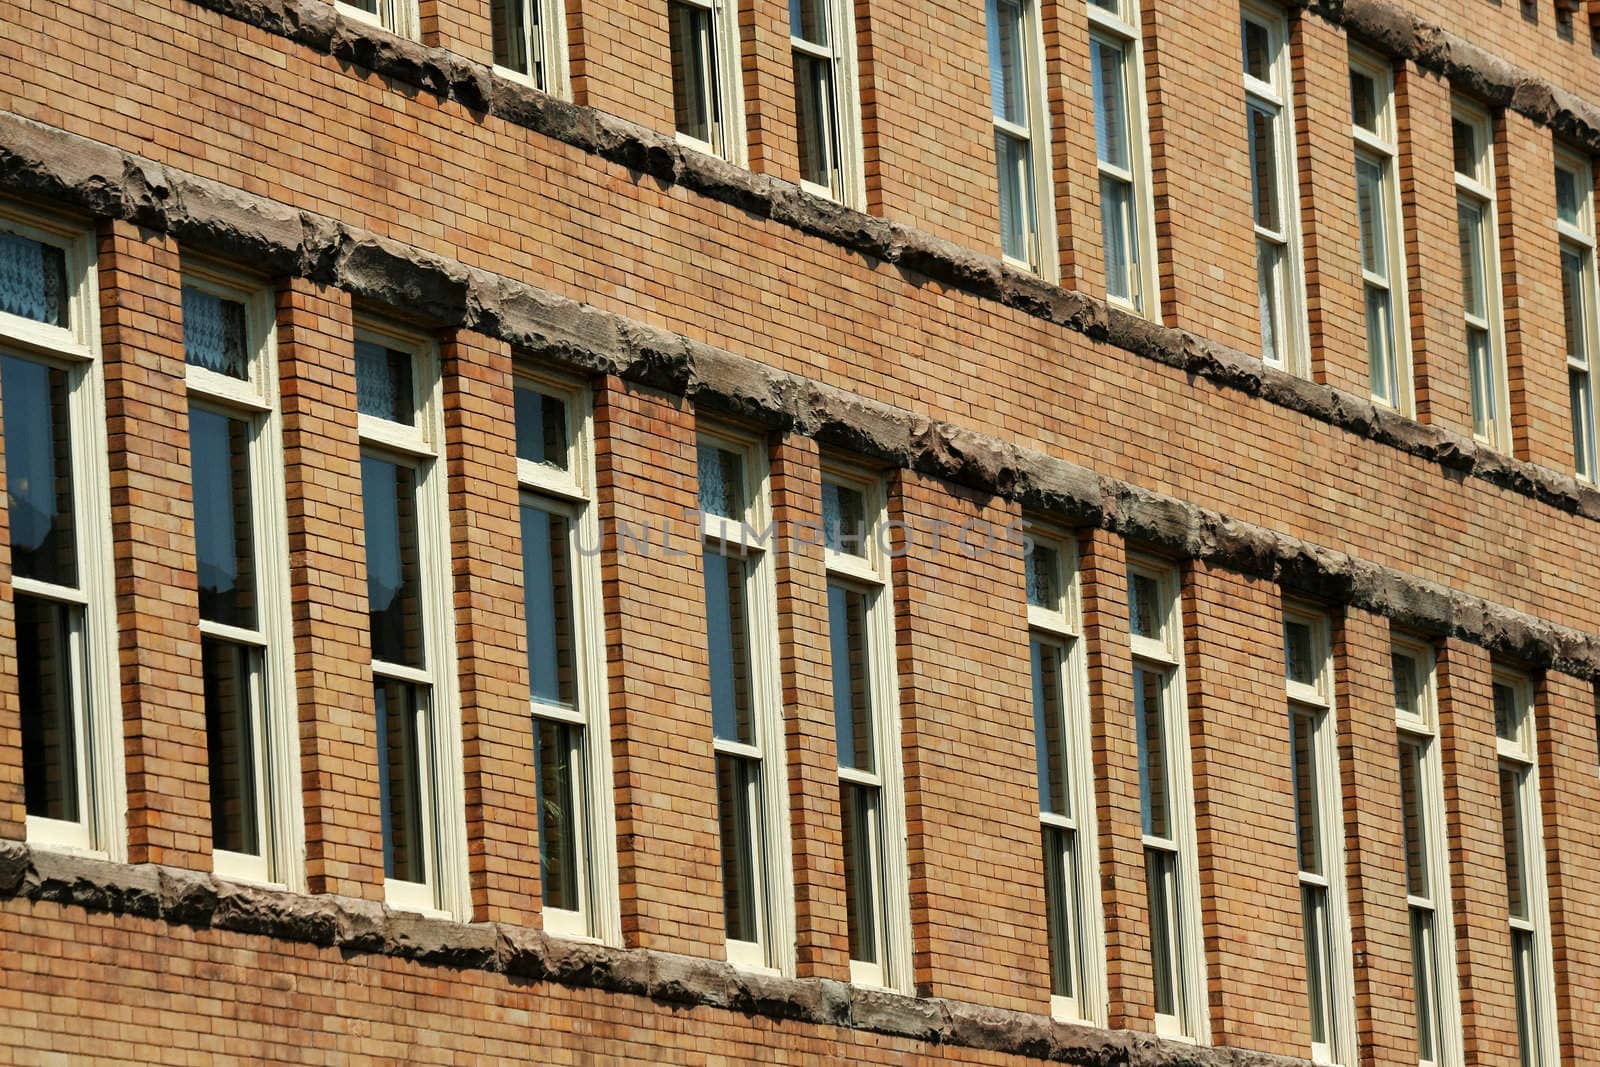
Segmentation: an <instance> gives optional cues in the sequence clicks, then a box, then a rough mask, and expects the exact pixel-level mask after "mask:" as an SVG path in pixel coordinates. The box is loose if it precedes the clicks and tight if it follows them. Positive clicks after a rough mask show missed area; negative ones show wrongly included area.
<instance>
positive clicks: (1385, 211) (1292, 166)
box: [340, 0, 1600, 481]
mask: <svg viewBox="0 0 1600 1067" xmlns="http://www.w3.org/2000/svg"><path fill="white" fill-rule="evenodd" d="M408 2H409V0H359V2H356V3H347V2H345V0H340V6H341V7H343V8H346V9H348V10H350V11H351V13H352V14H356V15H357V16H359V17H366V18H371V19H377V20H379V21H380V22H382V24H384V25H386V26H388V27H390V28H392V29H395V30H396V31H397V32H408V27H410V26H411V25H412V22H414V16H413V15H411V14H409V13H408V10H407V4H408ZM492 7H493V28H494V42H495V62H496V64H497V65H498V66H500V67H501V68H502V69H503V70H505V71H507V72H508V73H511V74H514V75H516V76H518V77H521V78H524V79H527V80H530V81H531V82H532V84H534V85H535V86H536V87H538V88H540V89H543V90H545V91H548V92H553V93H562V92H564V91H565V80H564V79H565V65H566V60H565V48H564V44H563V41H564V36H565V30H564V25H563V18H564V16H563V11H562V8H563V5H562V4H560V3H558V2H556V0H494V2H493V5H492ZM668 14H669V25H670V42H671V63H672V84H673V101H674V114H675V123H676V127H677V131H678V136H679V138H680V139H681V140H682V141H684V142H685V143H686V144H689V145H691V146H693V147H696V148H698V149H700V150H702V151H706V152H709V153H712V154H715V155H719V156H722V157H724V158H726V159H729V160H731V161H733V162H736V163H743V162H744V159H745V132H744V128H743V121H742V115H743V101H742V99H741V83H742V78H741V72H740V66H739V62H740V61H739V48H738V35H739V26H738V12H737V6H736V5H734V4H732V3H729V2H728V0H668ZM986 19H987V28H988V54H989V77H990V87H991V98H992V102H993V112H994V115H993V118H994V144H995V159H996V164H997V177H998V190H999V203H998V215H999V224H1000V243H1001V247H1002V250H1003V252H1004V255H1005V257H1006V258H1007V259H1008V260H1010V261H1012V262H1013V263H1014V264H1015V265H1017V266H1019V267H1023V268H1025V269H1028V270H1031V271H1034V272H1037V273H1039V274H1041V275H1042V276H1045V277H1046V278H1049V279H1052V280H1053V279H1054V278H1055V277H1056V275H1057V265H1056V263H1055V259H1054V253H1053V252H1052V249H1053V247H1054V243H1055V237H1054V233H1055V230H1054V221H1053V219H1052V217H1051V216H1052V208H1051V205H1052V203H1053V202H1054V199H1055V197H1054V193H1053V191H1052V188H1051V178H1052V172H1053V164H1052V161H1051V146H1050V139H1051V131H1050V123H1049V114H1048V111H1047V108H1046V83H1045V78H1044V38H1043V34H1042V32H1041V28H1040V24H1039V9H1038V5H1037V3H1036V0H987V8H986ZM1087 19H1088V27H1089V58H1090V68H1091V81H1092V87H1091V89H1092V94H1093V105H1094V121H1095V130H1094V132H1095V146H1096V151H1095V155H1096V170H1097V178H1098V182H1099V189H1098V196H1099V208H1100V223H1101V233H1102V238H1103V243H1104V254H1105V277H1106V292H1107V296H1108V298H1109V299H1110V300H1111V301H1112V302H1113V303H1114V304H1117V305H1119V306H1121V307H1123V308H1125V309H1127V310H1130V311H1133V312H1135V313H1138V314H1142V315H1145V316H1147V317H1151V318H1159V317H1160V309H1159V307H1158V295H1159V278H1158V275H1157V264H1156V233H1155V211H1154V201H1153V199H1152V192H1151V172H1150V160H1149V135H1148V129H1147V120H1146V115H1145V99H1146V96H1145V82H1144V73H1143V66H1142V63H1143V60H1142V36H1141V33H1142V31H1141V27H1140V22H1139V10H1138V5H1137V4H1134V3H1132V2H1131V0H1087ZM789 21H790V47H791V50H792V53H793V61H794V80H795V101H796V124H797V133H798V136H797V145H798V148H799V162H800V173H801V177H802V181H803V184H804V185H805V186H806V187H807V188H808V189H810V190H811V191H812V192H814V193H817V194H818V195H822V196H827V197H831V198H833V199H835V200H838V201H840V202H842V203H845V204H847V205H850V206H852V207H856V208H863V207H864V206H865V202H866V192H865V179H864V171H863V162H862V160H863V149H862V133H861V114H860V103H859V94H858V92H857V87H856V80H857V71H856V58H855V57H856V39H855V22H856V13H855V11H854V7H853V5H852V4H851V3H849V2H847V0H791V2H790V6H789ZM1289 28H1290V21H1289V15H1288V14H1286V13H1285V12H1284V11H1283V10H1281V9H1280V8H1278V7H1276V6H1273V5H1271V4H1269V3H1265V2H1262V0H1244V3H1243V6H1242V9H1241V19H1240V30H1241V32H1240V46H1241V55H1242V78H1243V83H1242V101H1241V103H1242V104H1243V110H1244V118H1245V125H1246V136H1247V141H1248V145H1249V163H1250V173H1251V201H1252V210H1253V216H1254V230H1255V244H1256V261H1257V294H1258V310H1259V320H1258V321H1259V327H1260V336H1261V356H1262V358H1263V359H1264V360H1265V361H1266V362H1267V363H1269V364H1271V365H1273V366H1277V367H1281V368H1284V369H1287V370H1289V371H1290V372H1292V373H1295V374H1299V375H1301V376H1307V377H1308V376H1310V374H1311V361H1312V351H1311V350H1312V340H1311V336H1310V328H1309V319H1308V314H1307V302H1306V281H1305V261H1304V251H1303V247H1302V242H1301V236H1300V204H1299V176H1298V164H1297V160H1296V143H1295V134H1294V130H1295V126H1294V106H1293V95H1294V93H1293V77H1294V72H1293V70H1292V69H1291V64H1290V59H1289V44H1288V42H1289ZM1350 108H1351V136H1352V138H1353V140H1354V145H1355V174H1354V176H1353V177H1354V185H1353V190H1352V191H1353V193H1354V194H1355V203H1356V206H1357V211H1358V215H1359V227H1360V239H1361V245H1360V251H1361V278H1362V283H1363V290H1364V301H1365V317H1366V340H1367V356H1368V366H1369V371H1370V377H1371V389H1372V396H1373V398H1374V399H1375V400H1377V401H1378V402H1380V403H1382V404H1384V405H1386V406H1388V407H1391V408H1394V409H1395V410H1397V411H1400V412H1402V413H1405V414H1414V413H1415V410H1416V397H1415V384H1414V375H1413V372H1412V366H1411V362H1412V361H1411V351H1410V349H1411V344H1410V326H1409V322H1408V316H1409V306H1408V300H1407V295H1406V234H1405V231H1404V220H1403V212H1402V199H1401V185H1400V171H1401V164H1402V159H1401V147H1400V141H1399V134H1398V127H1397V122H1396V117H1395V103H1394V78H1393V70H1392V67H1391V65H1390V64H1389V63H1388V62H1387V61H1385V60H1381V59H1379V58H1377V57H1376V56H1373V55H1370V54H1368V53H1365V52H1362V51H1359V50H1357V51H1353V52H1352V54H1351V65H1350ZM1451 125H1452V134H1453V141H1454V146H1453V148H1454V159H1455V184H1456V191H1457V222H1458V237H1459V243H1460V254H1461V292H1462V314H1463V317H1464V323H1463V328H1464V334H1465V347H1466V351H1465V353H1464V356H1465V362H1466V366H1467V371H1468V380H1469V383H1470V403H1471V419H1472V429H1473V433H1474V435H1475V436H1477V437H1478V438H1479V439H1480V440H1482V441H1484V442H1485V443H1487V444H1489V445H1490V446H1492V447H1494V448H1496V449H1498V450H1500V451H1503V452H1510V451H1512V449H1513V441H1512V429H1511V416H1510V408H1511V398H1510V383H1509V381H1508V369H1507V360H1506V335H1505V323H1504V318H1505V315H1504V307H1503V301H1502V296H1501V275H1500V263H1499V258H1500V257H1499V245H1500V230H1499V224H1498V220H1497V199H1498V197H1499V196H1500V195H1501V194H1500V192H1499V191H1498V188H1497V185H1496V177H1495V168H1494V140H1495V129H1496V120H1495V118H1494V116H1493V115H1492V114H1491V113H1490V112H1489V111H1488V110H1487V109H1485V108H1483V107H1481V106H1479V105H1478V104H1476V103H1474V102H1472V101H1470V100H1466V99H1460V98H1458V99H1457V100H1456V101H1455V102H1454V105H1453V118H1452V124H1451ZM1555 183H1556V192H1557V195H1558V198H1559V210H1558V215H1557V218H1556V220H1555V225H1556V228H1557V229H1558V231H1559V233H1560V238H1561V253H1560V255H1561V264H1560V267H1561V276H1562V297H1563V303H1564V309H1565V331H1566V342H1567V362H1568V367H1569V390H1570V394H1571V419H1572V437H1573V465H1574V469H1575V471H1576V473H1577V474H1578V476H1579V477H1581V478H1584V479H1587V480H1591V481H1592V480H1594V479H1595V477H1596V471H1597V465H1600V451H1597V449H1600V445H1597V438H1596V431H1595V422H1596V418H1595V397H1594V388H1593V385H1592V380H1591V374H1592V364H1593V362H1594V360H1595V358H1596V350H1597V346H1600V318H1597V312H1596V308H1597V306H1600V275H1597V271H1596V267H1595V230H1594V211H1593V184H1594V178H1593V174H1592V171H1591V166H1590V163H1589V160H1588V159H1587V157H1585V156H1582V155H1580V154H1578V153H1575V152H1568V151H1565V150H1562V151H1561V152H1560V153H1559V154H1558V161H1557V165H1556V174H1555Z"/></svg>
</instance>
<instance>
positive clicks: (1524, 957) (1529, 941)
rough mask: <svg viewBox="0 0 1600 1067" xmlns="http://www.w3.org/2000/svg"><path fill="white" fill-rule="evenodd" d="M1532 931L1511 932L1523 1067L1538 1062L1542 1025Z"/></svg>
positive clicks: (1521, 1062) (1513, 976) (1518, 1047)
mask: <svg viewBox="0 0 1600 1067" xmlns="http://www.w3.org/2000/svg"><path fill="white" fill-rule="evenodd" d="M1533 959H1534V956H1533V934H1532V932H1531V931H1528V930H1513V931H1511V974H1512V985H1513V988H1514V990H1515V992H1516V997H1517V1052H1518V1060H1517V1062H1518V1063H1519V1064H1521V1067H1535V1065H1536V1064H1537V1063H1539V1055H1538V1052H1537V1049H1536V1043H1537V1041H1538V1039H1539V1038H1538V1033H1539V1027H1538V1023H1537V1022H1536V1019H1537V1017H1538V1005H1537V1004H1536V1002H1535V1000H1534V985H1535V983H1534V980H1533V967H1534V962H1533Z"/></svg>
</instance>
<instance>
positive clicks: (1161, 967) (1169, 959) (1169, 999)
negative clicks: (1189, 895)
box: [1144, 848, 1178, 1015]
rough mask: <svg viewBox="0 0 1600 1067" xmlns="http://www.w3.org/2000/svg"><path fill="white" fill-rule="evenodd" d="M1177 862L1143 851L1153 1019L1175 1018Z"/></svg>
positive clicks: (1172, 857) (1153, 851)
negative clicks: (1156, 1017)
mask: <svg viewBox="0 0 1600 1067" xmlns="http://www.w3.org/2000/svg"><path fill="white" fill-rule="evenodd" d="M1177 859H1178V858H1177V856H1175V855H1173V854H1172V853H1171V852H1167V851H1165V850H1163V849H1158V848H1147V849H1145V850H1144V878H1145V890H1146V899H1147V901H1148V903H1149V907H1150V966H1151V969H1152V972H1153V974H1154V978H1155V994H1156V1014H1157V1015H1177V1014H1178V931H1177V928H1176V927H1177V919H1178V901H1177V892H1178V886H1177Z"/></svg>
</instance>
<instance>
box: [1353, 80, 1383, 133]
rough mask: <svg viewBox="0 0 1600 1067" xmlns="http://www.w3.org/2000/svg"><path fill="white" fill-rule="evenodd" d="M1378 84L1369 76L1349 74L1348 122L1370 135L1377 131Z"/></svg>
mask: <svg viewBox="0 0 1600 1067" xmlns="http://www.w3.org/2000/svg"><path fill="white" fill-rule="evenodd" d="M1378 108H1379V103H1378V83H1377V81H1375V80H1374V79H1373V77H1372V75H1370V74H1366V73H1363V72H1362V71H1359V70H1352V71H1351V72H1350V121H1351V122H1352V123H1354V124H1355V125H1357V126H1360V127H1361V128H1362V129H1364V130H1369V131H1371V132H1372V133H1377V132H1379V131H1378Z"/></svg>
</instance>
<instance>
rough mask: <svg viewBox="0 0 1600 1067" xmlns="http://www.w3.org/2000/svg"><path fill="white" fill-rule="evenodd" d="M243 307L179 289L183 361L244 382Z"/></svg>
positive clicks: (246, 362)
mask: <svg viewBox="0 0 1600 1067" xmlns="http://www.w3.org/2000/svg"><path fill="white" fill-rule="evenodd" d="M245 346H246V337H245V318H244V305H243V304H241V303H239V301H237V300H228V299H225V298H224V297H220V296H217V295H216V294H214V293H208V292H206V291H205V290H203V289H195V288H192V287H191V286H187V285H186V286H184V287H183V358H184V360H185V362H187V363H188V364H189V365H190V366H191V367H204V368H205V369H206V370H212V371H216V372H217V373H218V374H226V375H227V376H228V377H230V378H237V379H239V380H240V381H248V380H249V378H250V357H249V355H248V353H247V351H246V347H245Z"/></svg>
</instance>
